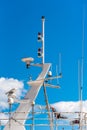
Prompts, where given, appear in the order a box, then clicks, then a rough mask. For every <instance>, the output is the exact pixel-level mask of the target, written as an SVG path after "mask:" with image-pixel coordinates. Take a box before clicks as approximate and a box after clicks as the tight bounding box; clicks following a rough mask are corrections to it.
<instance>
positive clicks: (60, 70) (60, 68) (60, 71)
mask: <svg viewBox="0 0 87 130" xmlns="http://www.w3.org/2000/svg"><path fill="white" fill-rule="evenodd" d="M61 73H62V67H61V53H59V74H61Z"/></svg>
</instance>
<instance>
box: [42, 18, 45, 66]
mask: <svg viewBox="0 0 87 130" xmlns="http://www.w3.org/2000/svg"><path fill="white" fill-rule="evenodd" d="M44 23H45V17H44V16H42V64H44V62H45V52H44V48H45V47H44V45H45V44H44V36H45V33H44Z"/></svg>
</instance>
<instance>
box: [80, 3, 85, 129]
mask: <svg viewBox="0 0 87 130" xmlns="http://www.w3.org/2000/svg"><path fill="white" fill-rule="evenodd" d="M84 21H85V8H84V5H83V18H82V58H81V85H80V102H81V103H80V113H81V115H80V130H82V124H81V122H82V100H83V95H82V94H83V79H84Z"/></svg>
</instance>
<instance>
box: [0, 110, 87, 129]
mask: <svg viewBox="0 0 87 130" xmlns="http://www.w3.org/2000/svg"><path fill="white" fill-rule="evenodd" d="M14 113H15V112H14ZM16 113H17V112H16ZM50 113H51V118H50V119H49V117H48V114H49V113H48V112H34V113H33V115H32V112H31V113H29V116H28V117H27V118H26V122H25V124H21V125H24V126H25V128H26V129H29V130H39V129H41V128H42V127H43V128H44V129H45V128H46V130H50V127H51V126H52V127H53V130H77V129H80V127H82V130H87V113H85V112H82V113H81V114H82V120H81V122H80V112H61V113H58V112H50ZM1 114H5V115H6V116H7V117H2V116H0V130H3V128H4V126H5V123H6V122H7V121H9V120H15V121H16V122H19V125H20V121H21V120H25V119H24V118H23V119H22V118H21V119H19V118H15V119H13V118H12V114H13V112H12V113H11V117H10V118H9V113H7V112H1V113H0V115H1ZM18 114H21V112H20V113H18ZM50 120H51V121H52V124H50Z"/></svg>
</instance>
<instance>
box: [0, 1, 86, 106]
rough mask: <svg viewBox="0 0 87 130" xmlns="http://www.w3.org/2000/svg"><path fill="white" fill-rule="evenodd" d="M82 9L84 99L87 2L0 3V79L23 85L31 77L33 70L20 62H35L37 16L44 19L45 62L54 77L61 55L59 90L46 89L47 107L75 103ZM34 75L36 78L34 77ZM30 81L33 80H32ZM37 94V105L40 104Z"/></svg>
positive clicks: (42, 100)
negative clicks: (64, 102) (60, 103)
mask: <svg viewBox="0 0 87 130" xmlns="http://www.w3.org/2000/svg"><path fill="white" fill-rule="evenodd" d="M83 4H84V5H85V22H84V25H85V29H84V37H85V38H84V45H85V49H84V89H83V99H84V100H86V99H87V92H86V89H87V81H86V75H87V69H86V66H87V56H86V55H87V54H86V53H87V52H86V50H87V45H86V42H87V38H86V35H87V24H86V23H87V22H86V21H87V9H86V8H87V2H86V1H85V0H66V1H65V0H38V1H35V0H32V1H30V0H25V1H23V0H19V1H17V0H15V1H11V0H8V1H6V0H3V1H0V45H1V46H0V61H1V62H0V77H5V78H14V79H18V80H22V81H24V85H25V87H26V88H28V85H27V84H26V82H27V81H28V79H29V76H30V75H31V72H32V75H34V72H35V68H34V69H33V68H31V70H27V69H26V68H25V64H24V63H22V62H21V58H23V57H27V56H32V57H34V58H35V61H36V62H37V61H38V62H39V59H38V58H37V49H38V47H39V46H40V45H39V44H40V43H38V42H37V33H38V32H39V31H41V16H42V15H44V16H45V19H46V20H45V56H46V57H45V61H46V62H47V63H49V62H51V63H52V64H53V67H52V70H53V75H55V74H56V70H55V68H56V65H57V64H58V55H59V53H61V55H62V74H63V77H62V79H61V80H60V86H61V88H60V89H59V90H57V89H49V88H48V89H47V92H48V98H49V102H50V103H54V102H58V101H77V100H78V60H79V59H80V60H81V53H82V52H81V48H82V17H83ZM35 75H36V74H35ZM33 78H34V76H33ZM42 93H43V91H42V90H41V91H40V93H39V95H38V98H37V101H36V102H37V103H38V104H40V103H41V104H44V103H43V102H44V98H43V95H42Z"/></svg>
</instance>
